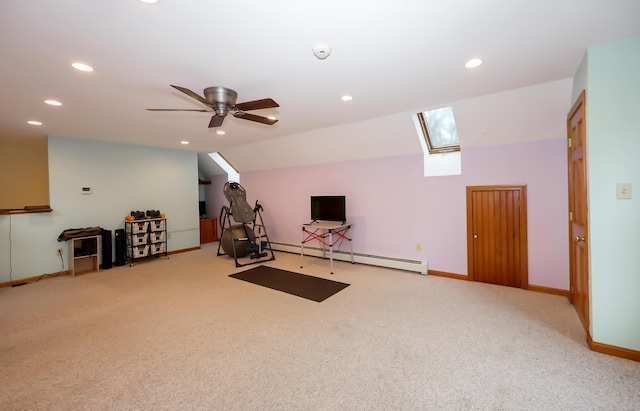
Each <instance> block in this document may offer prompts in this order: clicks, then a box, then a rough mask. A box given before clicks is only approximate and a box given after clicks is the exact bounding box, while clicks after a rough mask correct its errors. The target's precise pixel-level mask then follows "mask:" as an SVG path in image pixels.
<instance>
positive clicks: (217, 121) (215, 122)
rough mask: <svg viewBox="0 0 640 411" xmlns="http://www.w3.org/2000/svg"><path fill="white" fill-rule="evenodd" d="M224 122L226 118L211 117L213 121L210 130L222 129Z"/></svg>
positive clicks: (210, 123)
mask: <svg viewBox="0 0 640 411" xmlns="http://www.w3.org/2000/svg"><path fill="white" fill-rule="evenodd" d="M223 121H224V117H220V116H213V117H211V121H210V122H209V128H214V127H220V126H221V125H222V122H223Z"/></svg>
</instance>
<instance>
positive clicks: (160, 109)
mask: <svg viewBox="0 0 640 411" xmlns="http://www.w3.org/2000/svg"><path fill="white" fill-rule="evenodd" d="M146 110H147V111H199V112H201V113H210V112H211V110H197V109H190V108H147V109H146Z"/></svg>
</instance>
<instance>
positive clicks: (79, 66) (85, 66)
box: [71, 63, 93, 71]
mask: <svg viewBox="0 0 640 411" xmlns="http://www.w3.org/2000/svg"><path fill="white" fill-rule="evenodd" d="M71 67H73V68H74V69H76V70H80V71H93V67H91V66H90V65H88V64H84V63H72V64H71Z"/></svg>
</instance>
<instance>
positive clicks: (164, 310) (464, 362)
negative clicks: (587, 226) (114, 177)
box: [0, 244, 640, 410]
mask: <svg viewBox="0 0 640 411" xmlns="http://www.w3.org/2000/svg"><path fill="white" fill-rule="evenodd" d="M216 247H217V244H208V245H205V247H204V248H203V249H202V250H198V251H193V252H189V253H183V254H176V255H172V256H171V258H170V259H169V260H164V259H160V260H151V261H143V262H138V263H136V265H135V266H134V267H129V266H123V267H114V268H112V269H110V270H104V271H102V272H100V273H98V274H85V275H81V276H78V277H75V278H71V277H68V276H65V277H60V278H54V279H47V280H42V281H40V282H39V283H35V284H27V285H25V286H22V287H16V288H3V289H0V312H1V313H2V315H1V317H0V335H1V336H2V337H1V340H0V409H2V410H392V409H402V410H414V409H416V410H432V409H435V410H438V409H445V410H449V409H450V410H474V409H477V410H532V409H536V410H547V409H548V410H566V409H572V410H636V409H640V363H637V362H633V361H630V360H624V359H620V358H616V357H611V356H607V355H604V354H598V353H594V352H591V351H590V350H589V349H588V347H587V345H586V343H585V334H584V331H582V329H581V326H580V323H579V321H578V318H577V316H576V314H575V312H574V310H573V307H572V306H571V305H570V304H569V303H568V301H567V300H566V298H563V297H559V296H554V295H547V294H541V293H535V292H530V291H523V290H519V289H513V288H508V287H500V286H492V285H487V284H481V283H473V282H467V281H460V280H454V279H448V278H441V277H434V276H422V275H419V274H415V273H409V272H403V271H394V270H388V269H381V268H377V267H369V266H364V265H351V264H349V263H344V262H336V263H335V274H334V275H333V276H331V275H330V274H329V267H328V261H326V260H322V259H316V258H305V267H304V269H300V268H299V256H298V255H295V254H286V253H278V254H277V255H276V258H277V259H276V260H275V261H271V262H268V265H270V266H274V267H279V268H282V269H286V270H291V271H296V272H302V273H304V274H310V275H315V276H318V277H324V278H331V279H334V280H336V281H343V282H346V283H349V284H351V286H349V287H347V288H346V289H344V290H342V291H341V292H339V293H337V294H336V295H334V296H332V297H331V298H329V299H327V300H325V301H323V302H321V303H316V302H313V301H309V300H305V299H302V298H299V297H296V296H292V295H289V294H286V293H283V292H279V291H275V290H272V289H268V288H265V287H258V286H255V285H254V284H249V283H246V282H244V281H238V280H236V279H233V278H230V277H228V275H229V274H231V273H234V272H238V271H241V270H244V269H247V267H245V268H235V265H234V263H233V260H232V259H230V258H229V257H226V256H222V257H216V256H215V250H216Z"/></svg>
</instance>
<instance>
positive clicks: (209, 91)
mask: <svg viewBox="0 0 640 411" xmlns="http://www.w3.org/2000/svg"><path fill="white" fill-rule="evenodd" d="M171 87H173V88H175V89H176V90H178V91H181V92H183V93H184V94H186V95H187V96H189V97H191V98H193V99H196V100H198V101H199V102H201V103H202V104H204V105H205V106H207V107H209V108H210V110H202V109H182V108H175V109H171V108H148V109H147V110H148V111H199V112H203V113H214V115H213V117H211V121H210V122H209V128H213V127H220V126H222V122H223V121H224V118H225V117H226V116H227V114H228V113H231V114H233V116H234V117H236V118H241V119H243V120H250V121H256V122H258V123H263V124H268V125H273V124H275V123H276V122H277V121H278V120H277V119H275V118H269V117H263V116H258V115H255V114H251V113H247V111H251V110H260V109H263V108H273V107H280V105H279V104H278V103H276V102H275V101H273V99H270V98H264V99H262V100H254V101H247V102H245V103H238V104H236V99H237V98H238V93H236V92H235V91H233V90H231V89H228V88H226V87H220V86H216V87H207V88H205V89H204V97H201V96H199V95H198V94H196V93H194V92H193V91H191V90H189V89H187V88H184V87H180V86H174V85H173V84H171Z"/></svg>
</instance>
